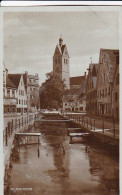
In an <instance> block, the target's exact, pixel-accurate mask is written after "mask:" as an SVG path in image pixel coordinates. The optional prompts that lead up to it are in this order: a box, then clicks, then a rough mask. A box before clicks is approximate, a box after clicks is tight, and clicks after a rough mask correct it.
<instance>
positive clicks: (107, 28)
mask: <svg viewBox="0 0 122 195" xmlns="http://www.w3.org/2000/svg"><path fill="white" fill-rule="evenodd" d="M60 35H62V38H63V43H64V44H66V45H67V49H68V53H69V56H70V76H82V75H84V72H85V71H87V68H88V67H89V63H90V61H91V60H90V58H91V57H92V62H93V63H98V62H99V52H100V48H105V49H119V15H118V12H115V11H113V12H112V11H111V12H110V11H108V12H104V11H99V12H91V11H89V12H56V11H55V12H46V11H45V12H5V13H4V14H3V47H4V48H3V61H4V64H5V66H6V68H7V69H8V71H9V73H24V72H25V71H28V73H29V74H33V75H35V74H36V73H38V74H39V80H40V85H41V83H42V82H44V81H45V78H46V76H45V74H46V73H47V72H50V71H52V69H53V60H52V59H53V54H54V51H55V47H56V45H57V44H58V40H59V38H60Z"/></svg>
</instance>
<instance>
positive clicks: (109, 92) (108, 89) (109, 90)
mask: <svg viewBox="0 0 122 195" xmlns="http://www.w3.org/2000/svg"><path fill="white" fill-rule="evenodd" d="M108 95H109V96H110V87H109V88H108Z"/></svg>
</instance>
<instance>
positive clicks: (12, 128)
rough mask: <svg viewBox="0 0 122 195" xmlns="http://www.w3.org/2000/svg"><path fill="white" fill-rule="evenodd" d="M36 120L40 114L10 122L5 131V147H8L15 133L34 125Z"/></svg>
mask: <svg viewBox="0 0 122 195" xmlns="http://www.w3.org/2000/svg"><path fill="white" fill-rule="evenodd" d="M36 118H38V113H34V114H28V115H26V116H24V115H23V116H19V117H18V118H14V119H12V120H11V121H9V122H8V123H7V126H6V128H5V129H4V130H3V145H4V146H7V145H8V141H9V139H10V137H11V136H12V134H13V133H14V132H16V131H17V130H19V129H21V128H23V127H26V126H27V125H29V124H32V122H34V120H35V119H36Z"/></svg>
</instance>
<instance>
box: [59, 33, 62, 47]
mask: <svg viewBox="0 0 122 195" xmlns="http://www.w3.org/2000/svg"><path fill="white" fill-rule="evenodd" d="M59 45H60V47H62V45H63V39H62V35H60V39H59Z"/></svg>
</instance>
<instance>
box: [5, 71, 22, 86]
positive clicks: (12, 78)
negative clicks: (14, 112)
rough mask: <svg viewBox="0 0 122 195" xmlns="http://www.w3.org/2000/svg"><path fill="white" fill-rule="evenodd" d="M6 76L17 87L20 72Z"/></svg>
mask: <svg viewBox="0 0 122 195" xmlns="http://www.w3.org/2000/svg"><path fill="white" fill-rule="evenodd" d="M8 77H9V79H10V80H11V81H12V82H13V83H14V85H15V87H16V88H18V86H19V82H20V78H21V74H8Z"/></svg>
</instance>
